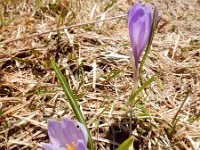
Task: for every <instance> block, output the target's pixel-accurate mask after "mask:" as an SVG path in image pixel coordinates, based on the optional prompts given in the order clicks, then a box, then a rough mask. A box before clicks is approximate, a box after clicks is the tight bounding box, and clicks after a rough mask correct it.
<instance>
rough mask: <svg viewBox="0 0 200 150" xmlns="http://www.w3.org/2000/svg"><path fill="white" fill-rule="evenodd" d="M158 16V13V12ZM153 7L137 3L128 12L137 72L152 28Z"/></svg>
mask: <svg viewBox="0 0 200 150" xmlns="http://www.w3.org/2000/svg"><path fill="white" fill-rule="evenodd" d="M156 16H158V13H157V14H156ZM152 23H153V9H152V6H151V5H150V4H148V3H147V4H146V5H145V6H144V7H143V6H142V5H141V4H140V3H136V4H135V5H134V6H133V7H132V8H131V9H130V10H129V12H128V30H129V35H130V39H131V46H132V55H133V56H134V65H135V69H136V72H137V69H138V64H139V58H140V56H141V54H142V52H143V51H144V49H145V47H146V45H147V43H148V41H149V38H150V34H151V30H152Z"/></svg>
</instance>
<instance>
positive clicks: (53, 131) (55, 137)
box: [48, 119, 66, 147]
mask: <svg viewBox="0 0 200 150" xmlns="http://www.w3.org/2000/svg"><path fill="white" fill-rule="evenodd" d="M48 135H49V138H50V140H51V142H52V144H53V145H55V146H56V147H65V145H66V140H65V137H64V135H63V132H62V129H61V123H60V122H57V121H55V120H53V119H49V120H48Z"/></svg>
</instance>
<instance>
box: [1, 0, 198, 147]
mask: <svg viewBox="0 0 200 150" xmlns="http://www.w3.org/2000/svg"><path fill="white" fill-rule="evenodd" d="M131 5H132V2H131V0H118V1H116V0H112V1H109V0H104V1H101V0H90V1H86V0H83V1H81V0H80V1H79V0H77V1H72V0H71V1H70V0H60V3H54V2H53V1H50V0H43V1H39V0H33V1H30V2H28V1H26V0H7V1H0V10H1V11H0V13H1V14H0V67H1V69H0V149H2V150H5V149H8V150H15V149H17V150H18V149H19V150H23V149H41V142H49V139H48V136H47V128H46V126H47V124H46V121H47V119H48V118H51V117H54V118H61V117H63V116H68V117H70V118H73V119H74V120H76V118H75V116H74V114H73V112H72V110H71V108H70V105H69V103H68V102H67V101H66V98H65V95H64V93H63V91H62V89H61V87H60V85H59V83H58V81H57V79H56V78H55V73H54V71H53V70H52V69H51V68H50V66H49V62H50V61H51V60H52V59H54V58H55V59H56V61H57V62H58V65H59V67H60V68H61V70H62V72H63V73H64V75H65V77H66V79H67V81H68V82H69V84H70V86H71V88H72V89H73V91H74V93H75V94H76V96H77V97H78V98H79V103H80V105H81V109H82V111H83V114H84V115H85V117H86V119H87V123H88V126H89V128H90V130H91V133H92V135H93V138H94V140H95V145H96V148H97V149H102V150H104V149H115V146H116V145H118V144H119V143H120V142H122V141H123V140H124V139H126V138H127V137H128V134H129V133H128V129H129V127H128V124H129V119H128V115H127V113H128V110H127V108H126V106H125V103H126V101H127V99H128V98H129V96H130V93H131V87H132V86H133V84H134V83H133V81H132V74H133V72H132V68H131V64H130V60H129V57H128V55H127V51H128V50H130V49H131V48H130V42H129V37H128V32H127V24H126V17H120V18H118V19H114V20H109V21H105V22H97V23H95V24H87V25H84V26H78V27H73V28H70V29H68V30H67V29H66V30H60V31H58V32H48V33H47V34H41V33H43V32H46V31H52V30H55V29H57V28H60V27H63V26H64V25H66V26H69V25H75V24H79V23H85V22H86V23H87V22H90V21H93V20H100V19H105V18H109V17H113V16H118V15H123V14H126V13H127V10H128V8H130V7H131ZM158 7H159V12H160V16H161V20H160V22H159V26H158V30H157V33H156V35H155V38H154V41H153V47H152V51H151V53H150V55H149V57H148V59H147V61H146V63H145V66H144V72H143V78H144V79H146V80H147V79H148V78H150V77H151V76H152V75H156V76H157V78H158V80H157V81H156V82H154V84H152V85H151V87H149V88H148V89H146V90H145V91H144V92H143V93H141V94H140V95H139V98H140V101H139V103H137V105H136V106H135V107H134V113H135V116H136V117H135V119H134V122H133V129H134V130H133V135H134V136H135V138H136V140H135V142H134V148H135V149H170V150H171V149H180V150H183V149H200V122H199V117H200V111H199V110H200V82H199V81H200V15H199V14H200V2H199V1H197V0H190V1H189V0H177V1H169V0H160V1H158ZM35 34H37V36H31V37H29V38H26V37H27V35H29V36H30V35H35ZM24 36H25V38H23V39H21V40H17V41H14V42H12V41H11V40H15V39H18V38H21V37H24ZM5 41H10V42H7V43H5ZM185 98H186V102H185V103H184V105H183V108H182V109H181V111H180V112H179V114H178V117H177V119H178V121H177V124H176V125H175V127H174V129H175V130H174V131H173V130H172V128H171V126H172V120H173V118H174V116H175V114H176V113H177V111H178V109H179V107H180V105H181V103H182V102H183V100H184V99H185Z"/></svg>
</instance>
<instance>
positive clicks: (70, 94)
mask: <svg viewBox="0 0 200 150" xmlns="http://www.w3.org/2000/svg"><path fill="white" fill-rule="evenodd" d="M51 66H52V68H53V69H54V71H55V73H56V77H57V78H58V79H59V81H60V84H61V86H62V88H63V91H64V92H65V95H66V96H67V98H68V100H69V103H70V105H71V107H72V109H73V111H74V114H75V115H76V117H77V120H78V121H79V122H81V123H82V124H84V125H85V127H86V129H87V131H88V146H89V149H91V150H93V149H94V145H93V140H92V136H91V134H90V131H89V129H88V128H87V125H86V122H85V119H84V117H83V114H82V113H81V110H80V107H79V104H78V102H77V99H76V97H75V96H74V94H73V92H72V90H71V89H70V87H69V84H68V83H67V81H66V80H65V77H64V75H63V74H62V72H61V71H60V69H59V67H58V66H57V64H56V63H55V62H54V61H52V62H51Z"/></svg>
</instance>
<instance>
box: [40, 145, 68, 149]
mask: <svg viewBox="0 0 200 150" xmlns="http://www.w3.org/2000/svg"><path fill="white" fill-rule="evenodd" d="M43 148H44V150H67V149H65V148H58V147H56V146H54V145H53V144H43Z"/></svg>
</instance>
